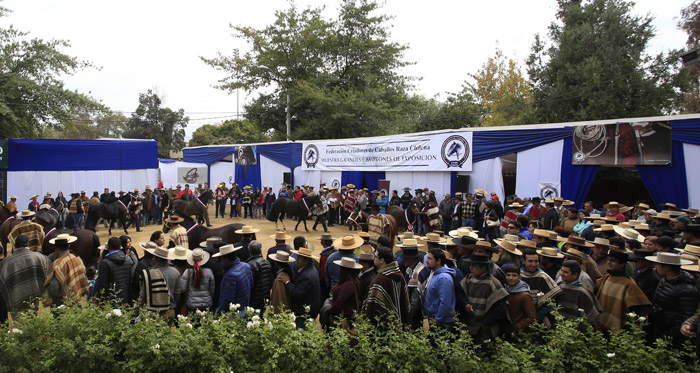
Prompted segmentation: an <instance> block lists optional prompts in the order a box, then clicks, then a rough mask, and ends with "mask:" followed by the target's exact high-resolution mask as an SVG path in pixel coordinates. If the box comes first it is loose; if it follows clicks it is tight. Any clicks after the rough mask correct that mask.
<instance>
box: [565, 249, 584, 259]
mask: <svg viewBox="0 0 700 373" xmlns="http://www.w3.org/2000/svg"><path fill="white" fill-rule="evenodd" d="M564 256H573V257H574V258H578V259H581V260H586V254H584V253H582V252H580V251H578V250H576V249H568V250H566V252H565V253H564Z"/></svg>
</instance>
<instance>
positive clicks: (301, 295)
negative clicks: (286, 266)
mask: <svg viewBox="0 0 700 373" xmlns="http://www.w3.org/2000/svg"><path fill="white" fill-rule="evenodd" d="M287 291H289V298H290V301H291V303H292V312H294V314H295V315H297V316H299V317H297V320H296V323H297V327H300V328H301V327H303V326H304V323H305V322H306V319H307V318H310V319H315V318H316V316H318V312H319V311H320V310H321V280H320V277H319V275H318V271H317V270H316V268H315V267H314V266H313V265H307V266H306V267H304V268H302V269H301V271H300V272H297V273H296V277H295V278H294V282H291V281H290V282H289V283H287ZM305 306H310V308H311V310H310V311H309V313H308V315H307V313H306V310H304V307H305Z"/></svg>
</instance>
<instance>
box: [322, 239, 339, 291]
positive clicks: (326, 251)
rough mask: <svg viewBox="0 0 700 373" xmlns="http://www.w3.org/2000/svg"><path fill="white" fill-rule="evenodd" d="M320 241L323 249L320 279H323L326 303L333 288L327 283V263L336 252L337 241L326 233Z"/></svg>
mask: <svg viewBox="0 0 700 373" xmlns="http://www.w3.org/2000/svg"><path fill="white" fill-rule="evenodd" d="M318 240H319V241H321V247H322V248H323V250H322V251H321V255H320V258H319V260H318V264H319V265H318V268H319V277H320V278H321V300H322V301H325V300H326V298H328V296H329V295H330V291H331V288H330V287H329V286H328V284H327V283H326V263H327V262H328V257H330V256H331V254H333V253H334V252H336V250H335V248H334V247H333V241H335V239H334V238H333V235H331V234H330V233H324V234H322V235H321V237H319V238H318Z"/></svg>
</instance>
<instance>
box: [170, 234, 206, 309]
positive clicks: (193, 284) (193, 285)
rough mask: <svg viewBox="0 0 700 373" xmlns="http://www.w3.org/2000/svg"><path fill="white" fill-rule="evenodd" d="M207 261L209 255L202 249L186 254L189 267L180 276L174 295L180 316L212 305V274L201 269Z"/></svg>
mask: <svg viewBox="0 0 700 373" xmlns="http://www.w3.org/2000/svg"><path fill="white" fill-rule="evenodd" d="M208 261H209V253H208V252H206V251H204V250H202V249H199V248H197V249H194V250H192V251H190V252H189V253H187V264H189V267H188V268H187V269H185V271H184V272H183V273H182V276H180V284H179V286H178V287H177V292H176V293H175V299H176V303H177V304H178V305H180V306H182V307H180V308H179V309H178V311H180V313H181V314H183V313H192V312H196V311H198V310H199V311H205V310H207V309H209V307H211V305H212V304H213V303H214V291H215V289H216V281H215V280H214V272H212V270H211V269H209V268H203V267H202V266H203V265H204V264H206V263H207V262H208ZM181 298H182V299H181Z"/></svg>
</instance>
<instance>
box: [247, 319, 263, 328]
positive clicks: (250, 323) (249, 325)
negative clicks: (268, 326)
mask: <svg viewBox="0 0 700 373" xmlns="http://www.w3.org/2000/svg"><path fill="white" fill-rule="evenodd" d="M245 326H246V327H247V328H248V329H253V328H257V327H259V326H260V320H255V321H248V323H247V324H246V325H245Z"/></svg>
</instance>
